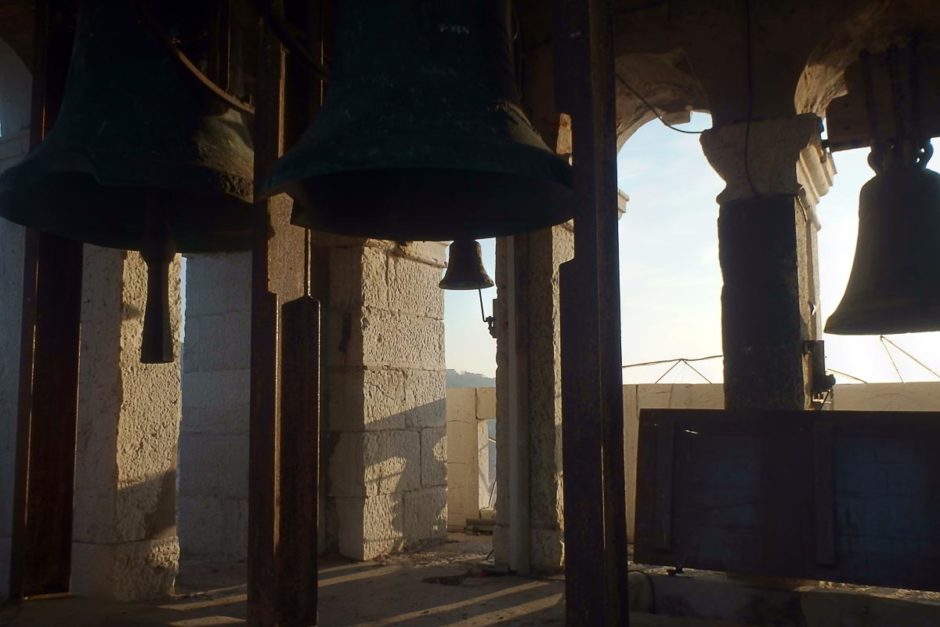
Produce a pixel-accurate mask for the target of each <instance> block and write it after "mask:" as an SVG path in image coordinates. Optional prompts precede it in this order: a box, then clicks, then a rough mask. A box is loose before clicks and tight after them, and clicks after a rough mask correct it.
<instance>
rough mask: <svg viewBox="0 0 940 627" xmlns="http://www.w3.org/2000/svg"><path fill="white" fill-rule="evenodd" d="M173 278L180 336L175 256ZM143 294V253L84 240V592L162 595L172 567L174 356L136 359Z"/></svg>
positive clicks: (76, 532) (80, 539) (80, 551)
mask: <svg viewBox="0 0 940 627" xmlns="http://www.w3.org/2000/svg"><path fill="white" fill-rule="evenodd" d="M170 286H171V287H170V299H169V301H170V308H171V314H170V319H171V324H172V329H173V332H174V336H176V331H177V330H178V328H179V322H180V316H179V314H180V299H179V290H178V286H179V262H178V261H176V262H174V263H173V264H171V266H170ZM146 296H147V270H146V265H145V264H144V262H143V260H142V259H141V257H140V254H139V253H136V252H125V251H121V250H114V249H108V248H98V247H95V246H85V256H84V268H83V276H82V310H81V322H82V331H81V363H80V368H79V395H78V421H77V423H78V424H77V437H76V459H75V495H74V518H73V525H72V591H73V592H75V593H76V594H80V595H95V596H105V597H110V598H115V599H118V600H124V601H130V600H140V599H152V598H157V597H161V596H165V595H167V594H169V593H171V592H172V591H173V584H174V580H175V577H176V573H177V569H178V564H179V544H178V541H177V532H176V468H177V450H176V446H177V441H178V437H179V422H180V370H179V362H178V361H177V362H175V363H169V364H142V363H140V340H141V334H142V330H143V311H144V304H145V301H146ZM175 350H176V352H177V353H178V346H176V347H175Z"/></svg>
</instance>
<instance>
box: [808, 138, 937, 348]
mask: <svg viewBox="0 0 940 627" xmlns="http://www.w3.org/2000/svg"><path fill="white" fill-rule="evenodd" d="M930 152H931V149H930V144H929V143H927V144H926V148H924V149H923V152H922V153H920V154H919V155H916V156H915V157H911V156H910V155H907V156H902V155H900V154H899V153H898V151H897V150H895V151H893V152H892V153H889V154H888V155H887V156H886V158H885V159H884V161H883V162H882V160H881V159H878V158H875V157H874V155H873V157H872V158H870V159H869V162H870V163H872V165H873V167H875V169H876V171H877V175H876V176H875V177H874V178H873V179H872V180H870V181H868V183H866V184H865V185H864V186H863V187H862V191H861V194H860V197H859V212H858V215H859V222H858V242H857V244H856V247H855V260H854V261H853V263H852V272H851V275H850V276H849V282H848V285H847V286H846V290H845V295H844V296H843V297H842V302H841V303H840V304H839V307H838V308H837V309H836V311H835V312H834V313H833V314H832V316H831V317H830V318H829V320H828V321H827V322H826V332H827V333H835V334H842V335H882V334H889V333H915V332H920V331H937V330H940V174H937V173H936V172H932V171H930V170H928V169H926V163H927V160H928V159H929V158H930Z"/></svg>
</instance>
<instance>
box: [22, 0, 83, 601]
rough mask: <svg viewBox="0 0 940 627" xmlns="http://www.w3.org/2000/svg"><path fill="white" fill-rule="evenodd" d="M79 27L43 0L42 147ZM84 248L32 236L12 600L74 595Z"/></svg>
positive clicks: (38, 107) (36, 93) (34, 136)
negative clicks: (74, 504)
mask: <svg viewBox="0 0 940 627" xmlns="http://www.w3.org/2000/svg"><path fill="white" fill-rule="evenodd" d="M72 38H73V27H72V25H71V24H70V23H69V22H68V21H67V20H66V18H65V17H64V16H63V15H62V14H61V13H59V12H58V11H56V10H55V9H54V8H53V6H52V3H50V2H48V1H44V0H41V1H39V2H37V3H36V31H35V47H36V54H35V63H34V66H33V101H32V114H31V127H30V130H31V138H30V142H31V144H32V146H36V145H37V144H39V143H40V142H41V141H42V140H43V139H44V138H45V136H46V134H47V133H48V132H49V130H50V129H51V127H52V124H53V121H54V120H55V117H56V115H57V113H58V109H59V104H60V102H61V100H62V94H63V90H64V86H65V75H66V72H67V70H68V65H69V59H70V56H71V47H72ZM81 282H82V244H81V243H80V242H74V241H69V240H65V239H62V238H59V237H54V236H52V235H47V234H45V233H40V232H38V231H34V230H32V229H29V230H27V233H26V246H25V256H24V275H23V317H22V335H21V347H20V389H19V410H18V416H17V443H16V467H15V468H16V470H15V472H16V477H15V487H14V503H13V542H12V544H13V546H12V555H11V562H10V596H11V597H12V598H17V599H22V598H25V597H28V596H32V595H38V594H45V593H54V592H67V591H68V589H69V581H70V574H71V573H70V571H71V558H72V493H73V488H74V475H75V420H76V414H77V405H78V353H79V330H80V326H81V325H80V319H81Z"/></svg>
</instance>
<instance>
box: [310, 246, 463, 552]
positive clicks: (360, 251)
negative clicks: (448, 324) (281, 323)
mask: <svg viewBox="0 0 940 627" xmlns="http://www.w3.org/2000/svg"><path fill="white" fill-rule="evenodd" d="M323 241H324V242H326V243H327V244H328V247H327V248H325V249H324V248H322V247H321V248H320V250H321V251H322V252H321V254H320V255H318V257H317V258H318V259H319V260H320V261H319V267H320V270H319V271H321V272H322V270H323V262H324V261H325V262H326V264H327V266H328V273H329V276H328V285H329V290H328V297H327V298H328V299H327V302H326V307H325V312H326V313H325V320H324V325H323V328H324V332H323V359H324V362H325V367H324V371H323V372H324V375H323V387H324V390H326V393H325V395H324V398H323V402H324V403H326V404H325V407H326V412H325V414H326V422H327V423H328V428H329V432H330V433H329V437H328V438H324V439H323V441H322V444H321V446H322V447H323V453H322V455H323V456H326V457H328V458H329V460H330V461H329V473H328V478H327V482H328V485H327V490H328V494H329V503H328V507H329V509H330V512H331V515H330V520H329V522H328V524H329V525H330V528H331V533H330V535H331V536H333V538H335V544H336V547H337V548H338V550H339V552H340V553H342V554H343V555H345V556H347V557H351V558H353V559H371V558H374V557H376V556H377V555H381V554H383V553H388V552H393V551H398V550H401V549H403V548H406V547H415V546H419V545H421V544H422V543H425V542H429V541H437V540H441V539H443V538H444V537H445V536H446V533H447V469H446V459H445V442H446V438H445V432H446V398H445V368H444V324H443V313H444V297H443V293H442V292H441V290H440V289H439V288H438V287H437V283H438V281H439V280H440V275H441V269H442V268H443V267H444V263H443V262H444V245H443V244H439V243H432V242H425V243H422V242H414V243H410V244H394V243H392V242H385V241H379V240H367V241H366V242H364V243H363V242H362V240H358V241H350V240H342V239H340V238H324V239H323ZM317 265H318V264H317V262H316V261H315V272H317V271H318V270H316V266H317Z"/></svg>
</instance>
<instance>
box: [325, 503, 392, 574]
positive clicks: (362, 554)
mask: <svg viewBox="0 0 940 627" xmlns="http://www.w3.org/2000/svg"><path fill="white" fill-rule="evenodd" d="M335 507H336V514H337V523H338V524H337V527H338V532H339V538H338V547H339V552H340V553H341V554H342V555H344V556H346V557H349V558H352V559H357V560H369V559H374V558H376V557H378V556H379V555H383V554H386V553H391V552H394V551H400V550H401V549H402V548H404V544H405V540H404V531H403V530H404V526H405V522H404V512H403V509H404V508H403V504H402V495H400V494H381V495H378V496H373V497H368V498H361V497H352V498H338V499H336V500H335Z"/></svg>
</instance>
